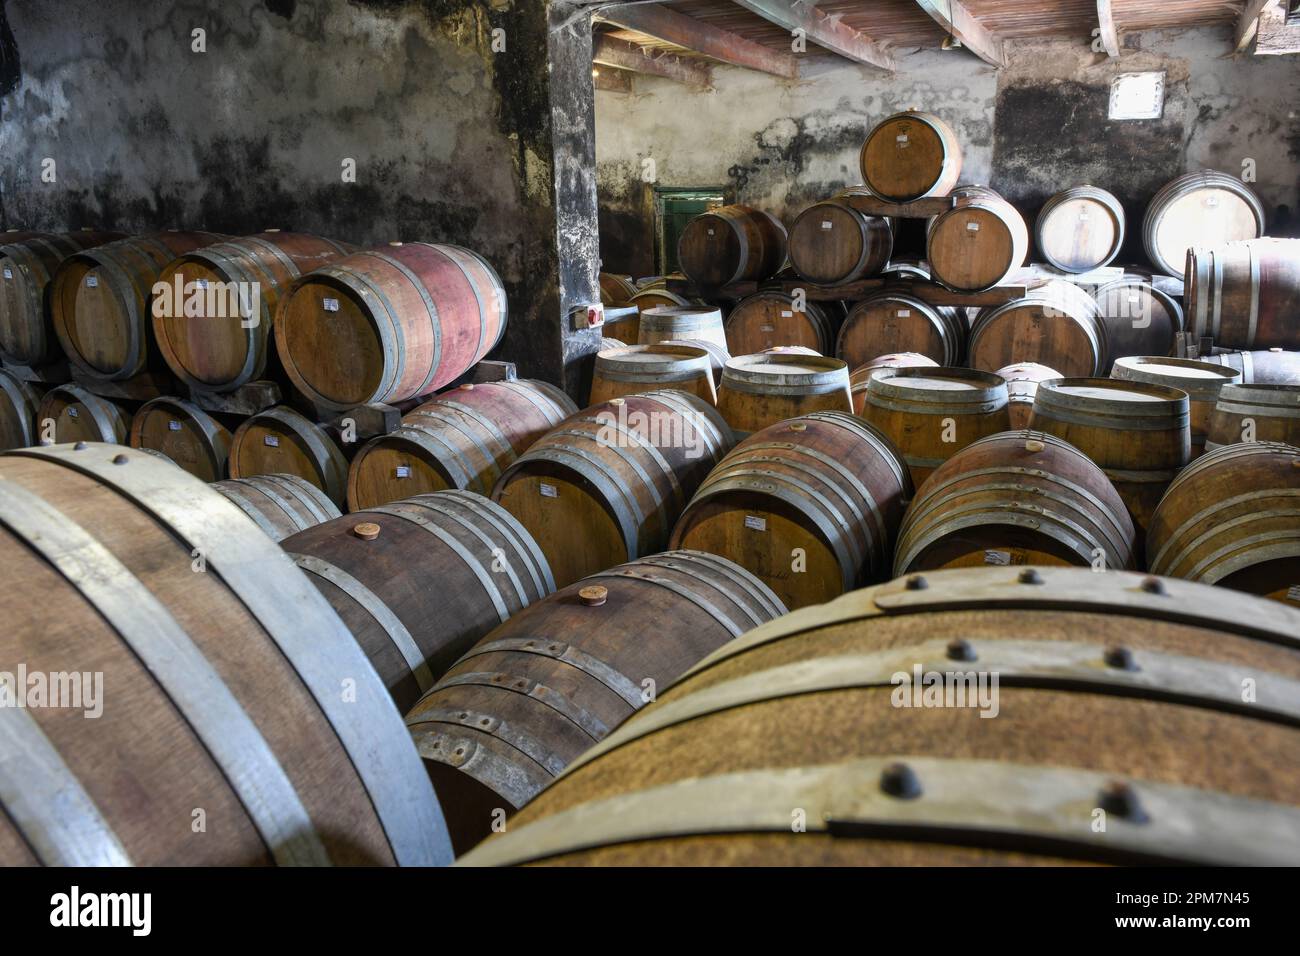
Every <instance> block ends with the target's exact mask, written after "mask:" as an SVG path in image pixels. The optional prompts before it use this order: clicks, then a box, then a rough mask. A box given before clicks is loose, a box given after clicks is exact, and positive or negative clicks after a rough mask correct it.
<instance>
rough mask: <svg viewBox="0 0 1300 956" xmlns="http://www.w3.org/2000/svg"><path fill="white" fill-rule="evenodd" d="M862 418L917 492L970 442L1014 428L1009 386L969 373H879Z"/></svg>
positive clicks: (900, 370)
mask: <svg viewBox="0 0 1300 956" xmlns="http://www.w3.org/2000/svg"><path fill="white" fill-rule="evenodd" d="M859 414H860V415H861V416H862V417H863V418H864V419H866V420H867V421H868V422H870V423H871V424H872V425H874V426H876V428H878V429H880V431H882V432H884V434H885V435H886V436H887V437H888V438H889V439H890V440H891V441H892V442H893V443H894V444H895V445H896V446H897V447H898V449H899V451H901V452H902V454H903V460H904V461H905V462H907V468H908V471H909V472H910V473H911V476H912V484H913V485H914V486H915V487H916V489H917V490H918V491H919V490H920V489H921V486H922V485H923V484H924V483H925V480H926V479H927V478H929V477H930V474H931V472H933V471H934V470H935V469H936V468H938V467H939V466H940V465H942V464H943V463H944V462H945V461H947V460H948V459H949V458H951V457H952V456H953V455H955V454H956V453H957V452H959V451H960V450H961V449H963V448H965V447H966V446H967V445H969V444H970V443H971V442H973V441H975V440H976V439H979V438H984V437H985V436H986V435H993V434H996V433H997V432H1004V431H1006V430H1007V429H1008V428H1010V427H1011V420H1010V417H1009V412H1008V410H1007V384H1006V382H1004V381H1003V380H1002V379H1001V378H1000V377H999V376H997V375H993V374H991V373H989V372H979V371H975V370H974V369H969V368H933V369H932V368H882V369H877V370H876V372H875V374H873V375H871V376H870V377H869V378H868V379H867V389H866V393H865V397H864V399H863V405H862V410H861V411H860V412H859Z"/></svg>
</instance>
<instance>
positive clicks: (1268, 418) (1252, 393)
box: [1205, 384, 1300, 451]
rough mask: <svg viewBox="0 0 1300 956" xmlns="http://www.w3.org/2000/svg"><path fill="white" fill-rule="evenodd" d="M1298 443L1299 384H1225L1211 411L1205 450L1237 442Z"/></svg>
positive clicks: (1299, 420)
mask: <svg viewBox="0 0 1300 956" xmlns="http://www.w3.org/2000/svg"><path fill="white" fill-rule="evenodd" d="M1242 441H1245V442H1251V441H1280V442H1286V444H1288V445H1296V446H1300V385H1240V384H1236V385H1225V386H1223V389H1222V390H1221V391H1220V392H1219V400H1218V402H1216V403H1215V406H1214V411H1212V412H1211V413H1210V424H1209V427H1208V428H1207V434H1206V436H1205V450H1206V451H1210V450H1212V449H1214V448H1221V447H1223V446H1224V445H1233V444H1236V443H1237V442H1242Z"/></svg>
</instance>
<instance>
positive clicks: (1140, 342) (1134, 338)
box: [1092, 274, 1183, 362]
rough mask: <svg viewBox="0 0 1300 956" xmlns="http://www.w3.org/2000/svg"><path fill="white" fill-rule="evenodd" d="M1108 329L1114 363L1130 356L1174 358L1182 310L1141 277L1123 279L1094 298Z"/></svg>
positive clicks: (1109, 351)
mask: <svg viewBox="0 0 1300 956" xmlns="http://www.w3.org/2000/svg"><path fill="white" fill-rule="evenodd" d="M1092 298H1093V301H1094V302H1096V303H1097V310H1098V312H1099V313H1100V315H1101V322H1102V325H1103V326H1104V327H1105V339H1106V350H1107V355H1108V357H1109V360H1110V361H1111V362H1113V361H1115V359H1118V358H1123V357H1124V356H1127V355H1172V354H1173V353H1174V347H1175V344H1176V343H1177V340H1178V336H1179V333H1181V332H1182V331H1183V309H1182V306H1180V305H1179V304H1178V302H1177V300H1175V299H1174V298H1173V297H1172V296H1170V295H1168V294H1167V293H1165V292H1162V291H1161V290H1159V289H1157V288H1156V287H1155V286H1154V285H1152V283H1151V282H1150V281H1149V280H1147V279H1143V278H1141V277H1140V276H1135V275H1127V274H1126V275H1124V276H1123V277H1121V278H1119V279H1116V280H1115V281H1113V282H1107V283H1105V284H1103V285H1100V286H1098V287H1097V289H1096V291H1094V292H1093V295H1092Z"/></svg>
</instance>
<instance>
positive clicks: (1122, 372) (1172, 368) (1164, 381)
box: [1110, 355, 1241, 459]
mask: <svg viewBox="0 0 1300 956" xmlns="http://www.w3.org/2000/svg"><path fill="white" fill-rule="evenodd" d="M1110 377H1111V378H1115V379H1122V380H1124V381H1127V382H1151V383H1153V384H1155V385H1168V386H1170V387H1171V388H1179V389H1182V390H1183V391H1184V392H1186V393H1187V399H1188V414H1189V416H1190V418H1189V427H1190V429H1191V435H1192V458H1193V459H1195V458H1198V457H1199V456H1200V455H1202V454H1204V452H1205V437H1206V433H1207V432H1208V431H1209V429H1210V416H1211V414H1213V412H1214V406H1215V404H1216V403H1217V402H1218V401H1219V393H1220V392H1221V391H1222V389H1223V386H1225V385H1232V384H1233V383H1235V382H1239V381H1241V373H1240V372H1237V371H1235V370H1233V369H1230V368H1227V367H1225V366H1223V365H1214V364H1212V363H1210V362H1198V361H1196V360H1194V359H1180V358H1165V357H1162V356H1150V355H1146V356H1142V355H1130V356H1126V357H1125V358H1121V359H1116V361H1115V366H1114V367H1113V368H1112V369H1111V372H1110Z"/></svg>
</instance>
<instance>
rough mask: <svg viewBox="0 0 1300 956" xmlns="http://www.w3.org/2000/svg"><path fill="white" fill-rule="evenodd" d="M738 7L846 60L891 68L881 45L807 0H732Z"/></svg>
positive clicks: (891, 58)
mask: <svg viewBox="0 0 1300 956" xmlns="http://www.w3.org/2000/svg"><path fill="white" fill-rule="evenodd" d="M734 2H735V3H736V4H737V5H738V6H742V7H744V8H745V9H746V10H748V11H749V12H750V13H755V14H757V15H758V16H760V17H762V18H763V19H764V20H767V21H768V22H769V23H775V24H776V25H777V26H779V27H781V28H782V29H784V30H789V31H790V32H791V33H793V32H794V31H795V30H802V31H803V34H804V36H805V37H806V38H807V39H809V40H811V41H812V42H813V43H816V44H817V45H818V46H819V47H822V48H823V49H826V50H829V51H830V52H832V53H837V54H839V55H840V56H842V57H844V58H845V59H846V60H852V61H853V62H854V63H862V64H864V65H866V66H873V67H875V68H876V69H878V70H886V71H888V72H891V73H892V72H893V71H894V58H893V57H892V56H891V55H890V54H889V51H888V50H886V49H885V47H883V46H882V45H881V44H879V43H877V42H876V41H875V40H872V39H871V38H870V37H868V36H866V35H864V34H862V33H860V32H858V31H857V30H855V29H853V28H852V27H851V26H848V25H847V24H846V23H844V22H843V21H842V20H841V19H840V17H841V15H840V14H838V13H837V14H834V15H831V14H828V13H826V12H825V11H823V10H821V9H820V8H818V7H815V6H813V5H812V4H811V3H809V2H808V0H734Z"/></svg>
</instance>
